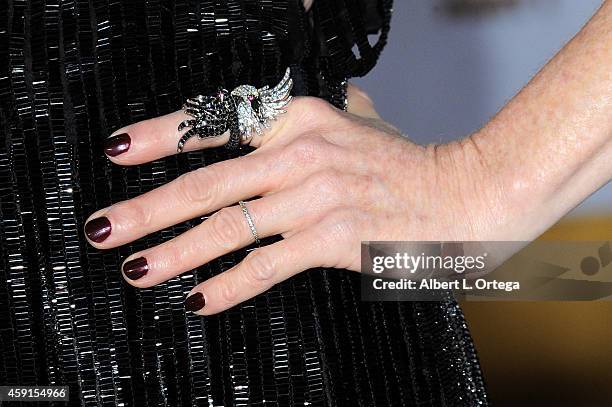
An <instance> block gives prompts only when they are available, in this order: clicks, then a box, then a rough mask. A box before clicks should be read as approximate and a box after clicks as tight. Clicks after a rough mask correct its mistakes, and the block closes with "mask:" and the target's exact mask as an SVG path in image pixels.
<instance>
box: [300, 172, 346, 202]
mask: <svg viewBox="0 0 612 407" xmlns="http://www.w3.org/2000/svg"><path fill="white" fill-rule="evenodd" d="M308 184H309V187H310V188H311V189H313V190H314V191H315V192H316V193H317V194H320V195H324V196H326V197H330V198H331V197H341V196H343V195H344V185H345V177H344V176H343V174H342V173H341V172H340V171H338V170H336V169H332V168H329V169H325V170H322V171H318V172H316V173H314V174H313V175H311V176H310V179H309V181H308Z"/></svg>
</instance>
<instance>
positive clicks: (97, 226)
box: [85, 216, 111, 243]
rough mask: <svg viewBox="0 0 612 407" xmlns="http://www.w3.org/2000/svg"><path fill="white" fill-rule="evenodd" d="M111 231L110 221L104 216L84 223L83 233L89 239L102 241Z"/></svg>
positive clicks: (97, 241)
mask: <svg viewBox="0 0 612 407" xmlns="http://www.w3.org/2000/svg"><path fill="white" fill-rule="evenodd" d="M110 233H111V223H110V221H109V220H108V218H107V217H106V216H102V217H101V218H95V219H92V220H90V221H89V222H87V223H86V224H85V234H87V237H88V238H89V240H93V241H94V242H96V243H102V242H103V241H104V240H106V238H107V237H108V235H110Z"/></svg>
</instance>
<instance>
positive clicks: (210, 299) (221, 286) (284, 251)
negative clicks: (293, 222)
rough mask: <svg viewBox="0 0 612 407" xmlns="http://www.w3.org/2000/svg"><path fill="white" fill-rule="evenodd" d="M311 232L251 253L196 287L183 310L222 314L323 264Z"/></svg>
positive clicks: (317, 244) (317, 241)
mask: <svg viewBox="0 0 612 407" xmlns="http://www.w3.org/2000/svg"><path fill="white" fill-rule="evenodd" d="M315 235H316V232H315V231H314V230H305V231H301V232H298V233H297V234H295V235H292V236H291V237H289V238H287V239H283V240H280V241H278V242H276V243H274V244H271V245H269V246H264V247H260V248H257V249H255V250H253V251H252V252H251V253H249V254H248V255H247V256H246V257H245V258H244V260H243V261H242V262H240V263H239V264H237V265H236V266H234V267H232V268H231V269H229V270H227V271H226V272H224V273H221V274H219V275H217V276H215V277H212V278H210V279H208V280H206V281H204V282H203V283H201V284H199V285H197V286H196V287H195V288H194V289H193V290H191V292H190V293H189V295H188V296H187V299H186V300H185V308H186V309H187V310H188V311H193V312H195V313H196V314H198V315H212V314H216V313H218V312H221V311H225V310H226V309H228V308H231V307H233V306H235V305H237V304H240V303H241V302H243V301H246V300H248V299H250V298H252V297H255V296H256V295H258V294H261V293H263V292H264V291H267V290H268V289H270V288H272V287H273V286H274V285H275V284H277V283H280V282H281V281H284V280H286V279H288V278H290V277H292V276H294V275H296V274H298V273H300V272H302V271H305V270H308V269H310V268H313V267H318V266H320V265H322V264H324V263H326V259H324V258H322V257H321V254H322V253H321V250H320V248H319V246H320V243H319V242H320V241H321V240H320V239H317V237H316V236H315Z"/></svg>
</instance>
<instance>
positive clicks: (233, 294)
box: [219, 277, 238, 304]
mask: <svg viewBox="0 0 612 407" xmlns="http://www.w3.org/2000/svg"><path fill="white" fill-rule="evenodd" d="M219 296H220V297H221V301H223V302H225V303H226V304H235V303H236V302H237V301H238V287H237V286H236V283H235V282H234V281H233V280H232V279H231V278H227V277H225V278H223V279H222V280H221V281H220V282H219Z"/></svg>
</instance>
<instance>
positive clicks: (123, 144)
mask: <svg viewBox="0 0 612 407" xmlns="http://www.w3.org/2000/svg"><path fill="white" fill-rule="evenodd" d="M131 142H132V140H131V139H130V136H129V134H127V133H121V134H117V135H114V136H111V137H109V138H107V139H106V140H104V152H105V153H106V155H109V156H111V157H115V156H118V155H119V154H122V153H125V152H126V151H128V149H129V148H130V143H131Z"/></svg>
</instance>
